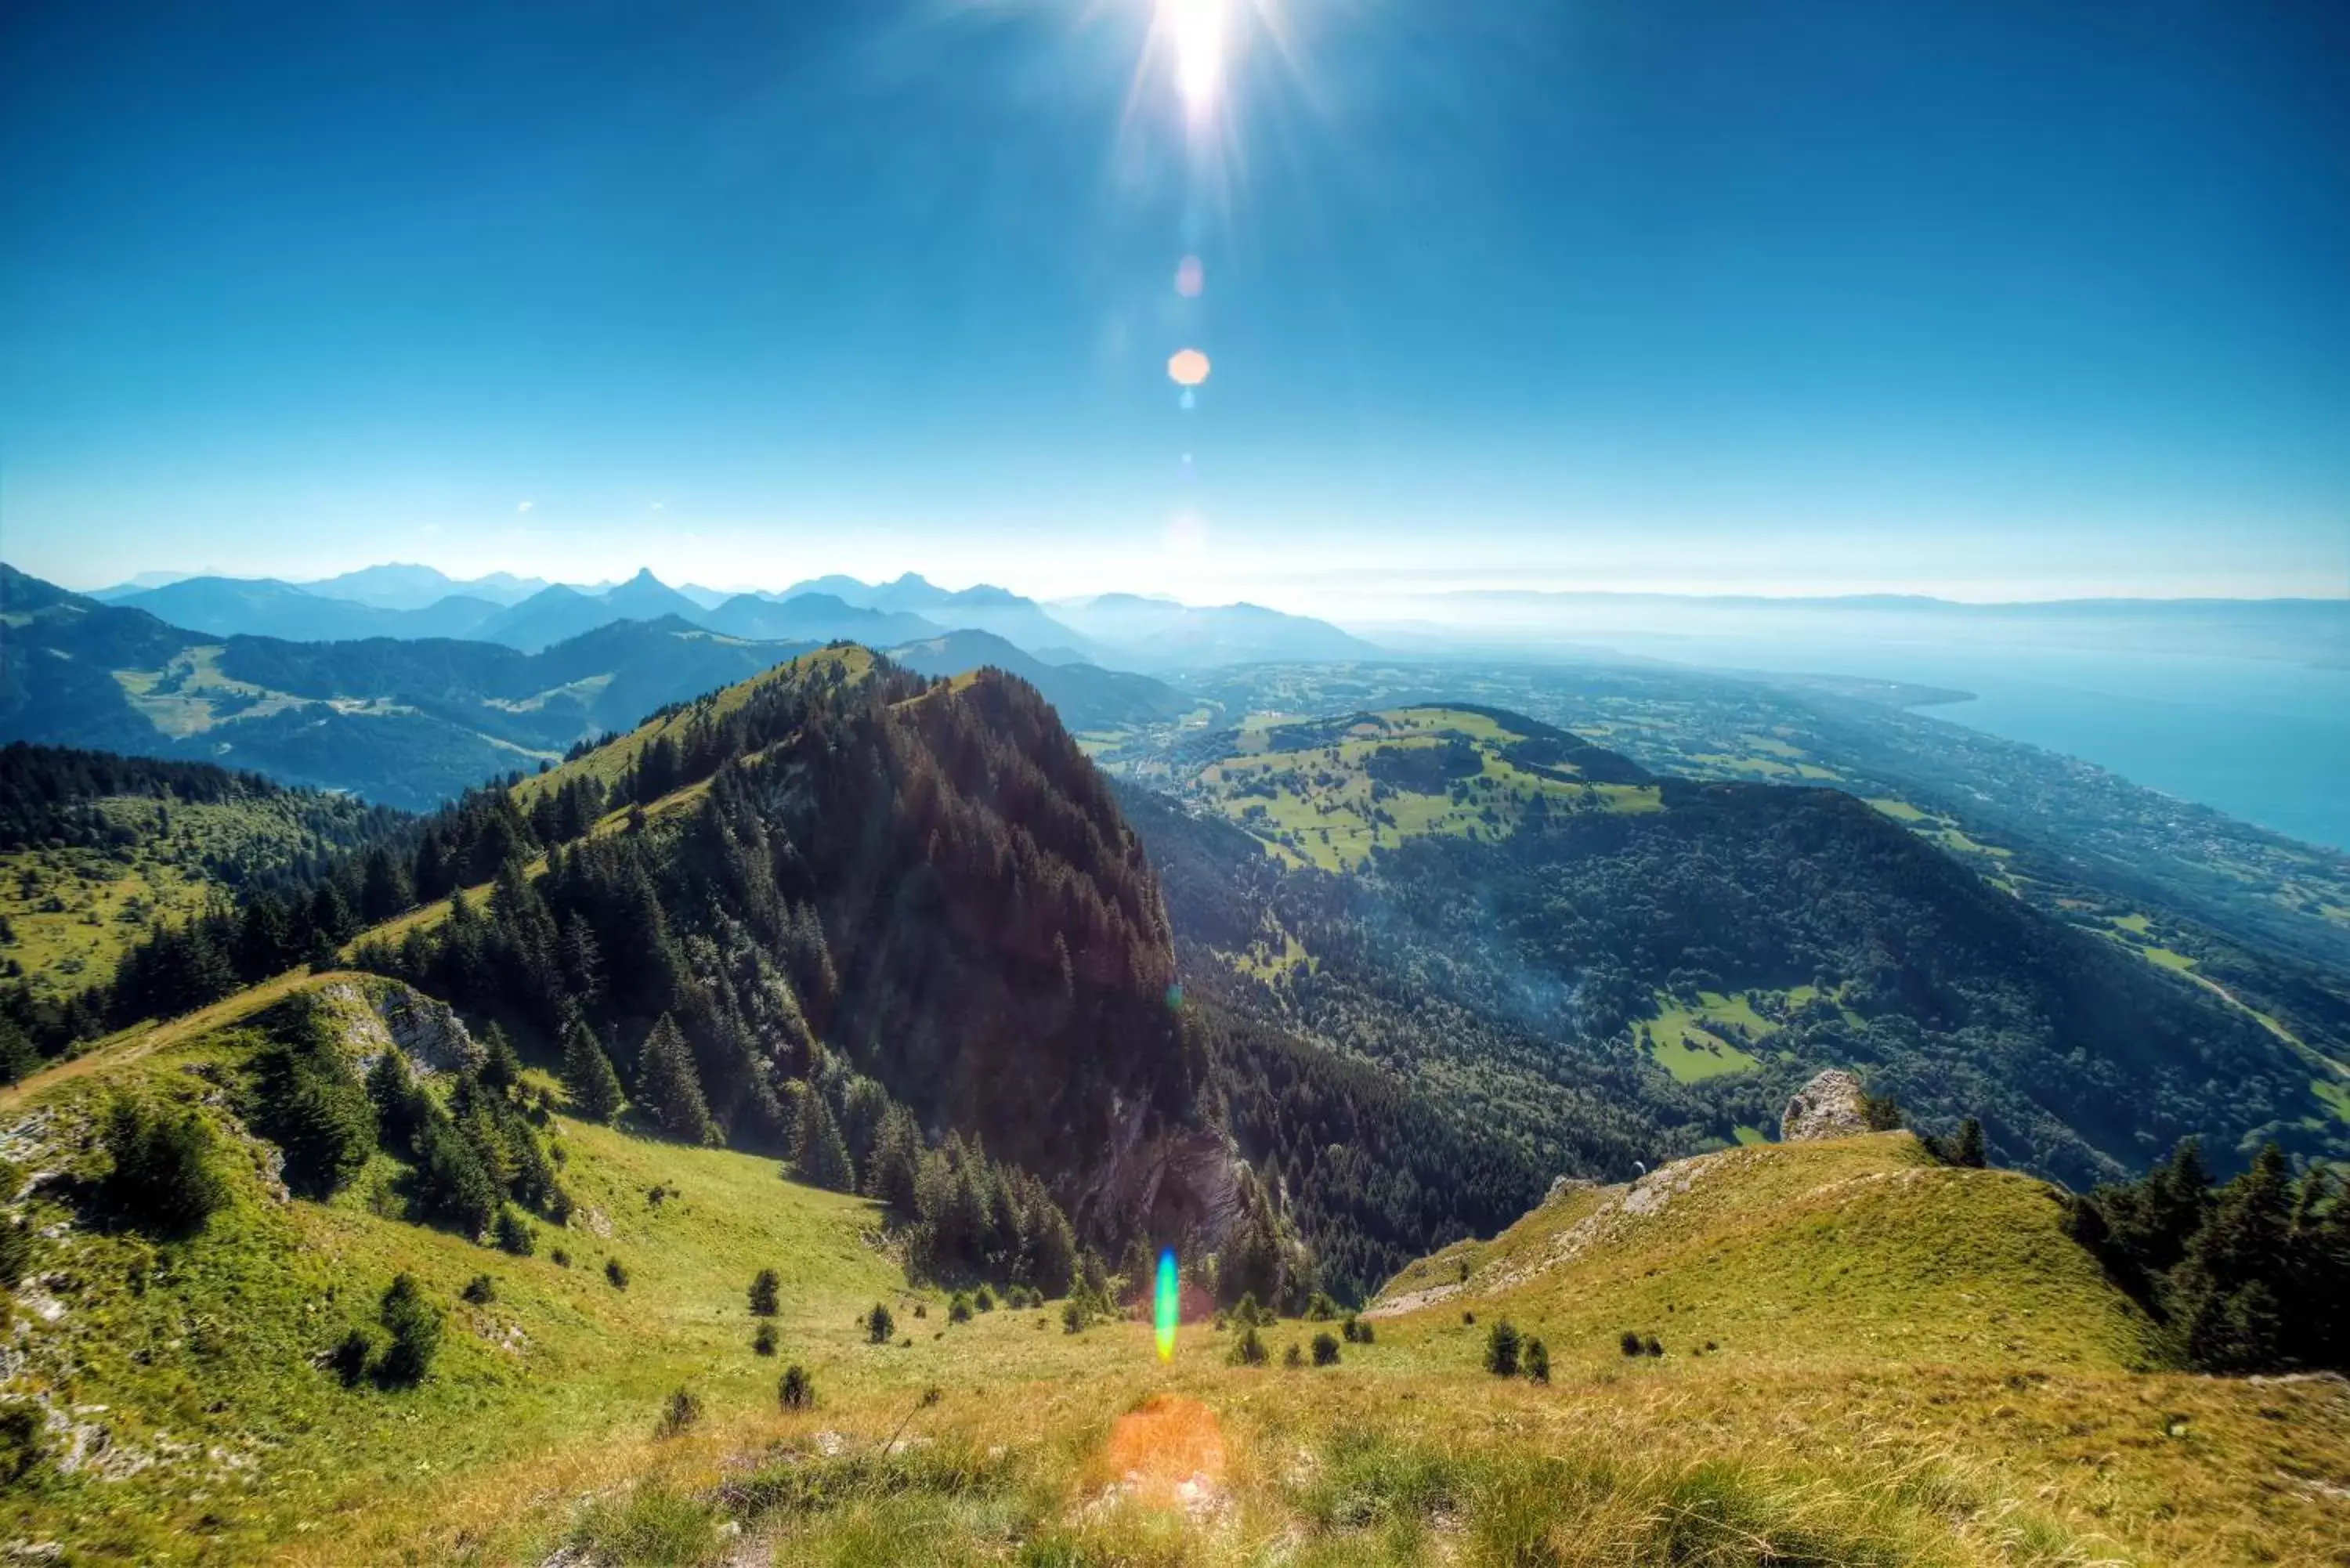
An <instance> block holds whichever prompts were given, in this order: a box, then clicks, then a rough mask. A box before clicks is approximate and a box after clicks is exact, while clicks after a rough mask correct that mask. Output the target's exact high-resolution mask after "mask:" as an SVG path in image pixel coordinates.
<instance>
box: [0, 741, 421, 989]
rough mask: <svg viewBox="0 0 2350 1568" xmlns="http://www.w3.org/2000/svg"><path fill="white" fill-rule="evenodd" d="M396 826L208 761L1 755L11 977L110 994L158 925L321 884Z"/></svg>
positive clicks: (374, 813)
mask: <svg viewBox="0 0 2350 1568" xmlns="http://www.w3.org/2000/svg"><path fill="white" fill-rule="evenodd" d="M399 820H400V818H399V815H398V814H397V813H393V812H390V811H386V810H384V809H382V808H370V807H369V806H367V805H363V804H362V803H360V802H358V801H354V800H351V799H349V798H348V797H345V796H338V795H331V794H321V793H319V792H317V791H310V790H292V789H286V788H284V787H282V786H279V785H276V784H270V783H268V782H267V781H266V780H264V779H261V778H259V777H256V776H255V775H253V774H232V773H228V772H225V771H224V770H223V769H220V768H216V767H212V766H209V765H206V764H203V763H160V762H146V761H141V760H137V759H131V758H123V757H114V756H109V755H107V754H105V753H91V752H76V751H66V750H60V749H56V748H51V747H41V746H26V745H22V744H18V745H11V746H7V747H5V748H0V979H5V980H21V981H23V983H24V984H25V986H26V988H27V989H28V991H29V992H30V993H31V995H32V996H33V997H34V998H36V1000H38V1001H42V1002H55V1001H57V1000H60V999H62V998H63V997H65V996H67V995H68V994H70V993H72V992H78V991H80V990H83V989H85V988H87V987H89V986H92V985H97V984H102V983H103V982H104V981H106V980H107V979H108V978H109V976H110V975H111V973H112V971H113V968H114V961H115V959H116V958H117V957H118V956H119V955H120V953H121V951H122V950H123V949H124V948H126V947H127V946H129V945H130V943H131V942H132V941H134V940H137V939H139V938H140V937H142V936H144V935H145V934H146V933H147V930H148V929H149V927H150V926H151V925H152V924H153V923H154V922H155V921H157V920H164V921H169V922H174V923H177V922H180V921H183V920H185V919H189V918H190V917H191V916H192V915H194V914H196V913H197V912H198V911H200V910H202V909H203V908H204V907H205V906H206V905H207V904H208V903H211V902H213V901H215V900H217V899H220V898H224V897H232V896H234V894H236V893H237V892H238V891H239V890H241V889H244V888H263V887H268V886H271V885H274V884H288V885H290V884H294V883H297V882H300V881H302V880H305V879H307V878H308V877H316V876H317V875H319V874H320V873H322V872H323V871H324V870H325V868H326V867H327V866H328V862H329V861H330V859H331V858H332V857H334V856H335V855H336V854H338V852H343V851H348V850H349V849H350V848H352V847H353V846H356V845H359V844H360V843H362V842H365V841H367V840H369V839H370V838H373V837H377V836H381V835H383V834H385V833H388V832H390V831H391V830H392V829H393V828H394V827H395V826H397V824H398V822H399Z"/></svg>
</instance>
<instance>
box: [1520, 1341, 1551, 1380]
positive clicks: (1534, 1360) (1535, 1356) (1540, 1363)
mask: <svg viewBox="0 0 2350 1568" xmlns="http://www.w3.org/2000/svg"><path fill="white" fill-rule="evenodd" d="M1522 1359H1523V1361H1524V1363H1525V1368H1526V1380H1527V1381H1528V1382H1530V1383H1547V1382H1549V1381H1550V1346H1549V1345H1544V1343H1543V1342H1542V1341H1541V1340H1539V1339H1529V1340H1527V1341H1526V1347H1525V1351H1524V1355H1523V1358H1522Z"/></svg>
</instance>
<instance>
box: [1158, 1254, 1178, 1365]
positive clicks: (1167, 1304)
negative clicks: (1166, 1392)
mask: <svg viewBox="0 0 2350 1568" xmlns="http://www.w3.org/2000/svg"><path fill="white" fill-rule="evenodd" d="M1182 1304H1183V1283H1182V1281H1181V1280H1180V1279H1179V1278H1178V1277H1177V1276H1176V1273H1175V1249H1174V1248H1172V1247H1162V1248H1160V1249H1159V1293H1158V1299H1157V1300H1156V1301H1155V1302H1154V1303H1152V1306H1153V1318H1154V1323H1155V1325H1156V1327H1157V1329H1158V1333H1159V1360H1161V1361H1172V1360H1174V1359H1175V1324H1177V1323H1178V1322H1179V1321H1180V1319H1181V1317H1182Z"/></svg>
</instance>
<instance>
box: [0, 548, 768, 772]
mask: <svg viewBox="0 0 2350 1568" xmlns="http://www.w3.org/2000/svg"><path fill="white" fill-rule="evenodd" d="M558 591H559V592H562V593H568V592H569V591H570V590H567V589H564V590H549V592H558ZM373 613H382V614H390V613H395V612H373ZM0 614H5V615H6V616H7V617H8V618H9V620H10V622H11V624H10V625H9V626H8V628H7V640H6V642H5V644H0V741H11V740H25V741H33V742H42V743H46V744H53V745H77V746H93V747H101V748H104V749H106V750H109V751H116V752H122V753H130V754H133V755H142V756H167V757H178V758H184V759H189V760H200V761H206V762H213V763H222V764H224V765H226V766H230V767H235V768H247V769H251V770H254V771H255V772H259V773H262V774H266V775H268V776H269V777H271V778H274V779H276V780H278V781H279V782H281V783H285V784H301V785H309V786H315V787H318V788H325V789H338V790H350V791H354V792H356V793H358V794H361V795H363V796H365V797H366V798H368V799H369V800H373V801H380V802H382V803H385V804H387V805H398V806H402V807H408V808H411V809H426V808H430V807H432V806H433V805H438V804H440V803H441V802H442V800H444V799H446V798H448V797H449V796H451V795H452V794H457V793H459V792H460V791H462V790H463V789H465V788H466V787H468V786H470V785H473V784H478V783H481V782H482V781H483V780H484V779H488V778H492V777H494V776H497V775H499V774H506V773H511V772H514V771H515V770H518V769H519V770H524V771H527V770H529V769H531V768H534V767H536V766H539V765H541V764H544V763H554V762H556V761H557V760H559V759H560V757H561V755H562V753H564V752H565V751H566V750H567V749H568V748H569V747H571V746H573V745H575V744H577V743H578V742H582V741H585V740H588V739H591V738H593V737H595V736H598V735H600V734H603V733H607V732H612V731H617V730H621V729H625V728H627V727H628V726H629V725H630V724H633V723H634V722H636V721H637V720H639V719H640V718H641V717H643V716H644V715H645V714H646V713H648V712H650V711H653V710H655V709H657V708H660V707H662V706H664V705H665V704H668V703H671V702H675V701H681V699H683V698H686V697H690V696H692V695H693V694H695V693H696V692H701V691H709V690H711V689H712V688H714V687H717V686H721V685H724V684H726V683H727V682H730V681H733V680H740V679H742V678H743V677H744V676H745V675H748V674H751V673H754V672H755V671H757V670H764V669H766V668H768V667H769V666H771V665H773V664H775V663H776V662H777V661H779V660H781V659H785V658H788V657H789V656H791V655H792V654H793V653H795V652H797V651H799V650H800V649H801V648H803V647H804V646H805V645H804V644H800V643H775V642H748V641H743V640H741V639H733V638H727V637H722V636H718V635H716V634H714V633H712V632H709V631H707V630H704V629H702V628H700V627H696V626H692V625H689V624H688V623H686V622H684V621H682V620H680V619H677V618H673V617H671V618H662V619H660V620H657V621H612V620H608V619H599V624H598V626H596V627H595V628H593V629H592V630H590V631H587V632H584V633H581V634H579V635H577V636H575V637H573V638H571V639H568V640H567V641H564V642H558V643H556V644H555V645H554V646H552V647H548V648H546V649H542V650H540V651H538V652H536V653H525V652H523V651H521V650H519V649H513V648H508V647H504V646H501V645H498V644H494V643H487V642H474V641H461V640H452V639H400V638H390V637H378V638H369V639H359V640H355V641H341V642H294V641H286V640H283V639H273V638H257V637H226V638H212V637H207V636H204V635H203V634H201V633H198V632H193V631H188V630H184V629H182V628H177V627H172V626H168V625H166V624H164V623H163V622H162V621H160V620H158V619H157V618H154V617H153V616H151V615H150V614H148V613H146V612H145V611H143V610H139V609H131V608H123V607H112V606H106V605H100V604H99V603H97V602H96V601H94V600H90V599H87V598H84V597H81V596H79V595H76V594H68V593H66V592H65V591H64V590H62V589H59V588H57V587H54V586H53V585H50V584H47V583H43V582H41V581H40V580H39V579H37V578H32V577H27V576H24V575H23V574H22V573H19V572H16V571H15V570H14V569H13V568H8V567H5V566H0Z"/></svg>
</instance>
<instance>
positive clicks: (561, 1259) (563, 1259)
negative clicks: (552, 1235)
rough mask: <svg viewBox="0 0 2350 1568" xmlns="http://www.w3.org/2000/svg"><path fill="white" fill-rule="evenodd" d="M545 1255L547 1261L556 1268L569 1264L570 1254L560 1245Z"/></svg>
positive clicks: (563, 1267) (568, 1265)
mask: <svg viewBox="0 0 2350 1568" xmlns="http://www.w3.org/2000/svg"><path fill="white" fill-rule="evenodd" d="M546 1257H547V1261H548V1262H552V1263H553V1264H554V1265H555V1266H556V1268H558V1269H567V1268H569V1267H570V1266H571V1254H570V1253H569V1252H567V1251H565V1250H564V1249H563V1248H561V1247H557V1248H556V1249H555V1251H552V1252H549V1253H548V1254H547V1255H546Z"/></svg>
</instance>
